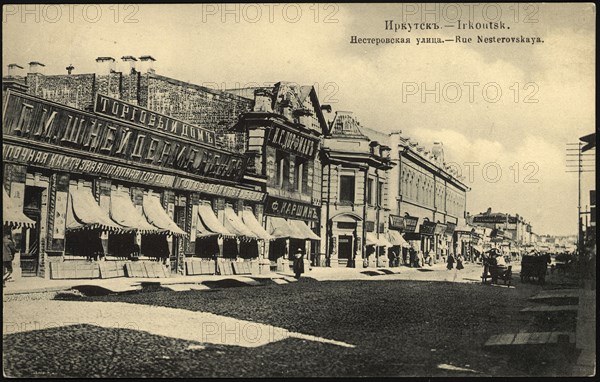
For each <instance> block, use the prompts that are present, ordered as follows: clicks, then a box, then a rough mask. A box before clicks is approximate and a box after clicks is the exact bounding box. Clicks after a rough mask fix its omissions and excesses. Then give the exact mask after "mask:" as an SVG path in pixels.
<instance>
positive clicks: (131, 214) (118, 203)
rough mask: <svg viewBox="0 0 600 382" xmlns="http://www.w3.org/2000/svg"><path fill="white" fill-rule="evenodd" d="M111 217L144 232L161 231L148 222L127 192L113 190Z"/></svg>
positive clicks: (123, 224) (127, 226)
mask: <svg viewBox="0 0 600 382" xmlns="http://www.w3.org/2000/svg"><path fill="white" fill-rule="evenodd" d="M110 217H111V219H112V220H114V221H115V222H117V223H118V224H119V225H122V226H124V227H126V228H131V229H134V230H136V231H138V232H140V233H142V234H147V233H161V232H163V231H162V230H160V229H159V228H157V227H155V226H153V225H152V224H150V223H148V221H147V220H146V218H144V216H143V215H142V213H141V212H140V211H138V210H137V208H135V206H134V205H133V202H132V201H131V198H130V197H129V194H128V193H127V192H120V191H116V192H112V193H111V196H110Z"/></svg>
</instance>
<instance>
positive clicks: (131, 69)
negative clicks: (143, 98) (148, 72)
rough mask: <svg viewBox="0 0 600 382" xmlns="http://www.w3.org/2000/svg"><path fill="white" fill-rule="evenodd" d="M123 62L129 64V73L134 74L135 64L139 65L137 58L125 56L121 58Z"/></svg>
mask: <svg viewBox="0 0 600 382" xmlns="http://www.w3.org/2000/svg"><path fill="white" fill-rule="evenodd" d="M121 60H122V61H123V62H124V63H128V64H129V71H128V73H133V72H135V71H136V69H135V64H136V63H137V58H135V57H133V56H123V57H121Z"/></svg>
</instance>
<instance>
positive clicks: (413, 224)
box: [404, 216, 419, 233]
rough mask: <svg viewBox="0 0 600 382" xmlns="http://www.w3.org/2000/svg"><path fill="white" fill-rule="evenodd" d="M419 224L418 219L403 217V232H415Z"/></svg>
mask: <svg viewBox="0 0 600 382" xmlns="http://www.w3.org/2000/svg"><path fill="white" fill-rule="evenodd" d="M418 222H419V218H418V217H413V216H405V217H404V232H407V233H412V232H415V231H416V230H417V224H418Z"/></svg>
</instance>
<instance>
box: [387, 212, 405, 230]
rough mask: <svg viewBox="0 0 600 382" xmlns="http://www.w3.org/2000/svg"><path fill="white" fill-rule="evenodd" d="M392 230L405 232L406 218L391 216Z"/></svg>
mask: <svg viewBox="0 0 600 382" xmlns="http://www.w3.org/2000/svg"><path fill="white" fill-rule="evenodd" d="M390 229H395V230H397V231H403V230H404V218H403V217H402V216H398V215H390Z"/></svg>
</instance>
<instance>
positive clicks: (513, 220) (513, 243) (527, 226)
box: [467, 208, 544, 249]
mask: <svg viewBox="0 0 600 382" xmlns="http://www.w3.org/2000/svg"><path fill="white" fill-rule="evenodd" d="M467 221H468V223H469V224H472V225H474V226H478V227H485V228H489V229H491V231H490V236H491V237H490V239H491V240H492V241H493V242H495V243H497V244H498V245H505V246H510V247H511V249H514V248H517V247H520V246H527V245H530V244H532V243H533V242H534V234H533V232H532V226H531V223H529V222H527V221H526V220H525V219H524V218H523V217H522V216H520V215H519V214H515V215H511V214H508V213H504V212H492V209H491V208H488V209H487V211H486V212H482V213H479V214H477V215H472V216H471V215H469V216H468V217H467ZM543 240H544V239H543V237H539V240H538V241H539V242H542V241H543Z"/></svg>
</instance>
